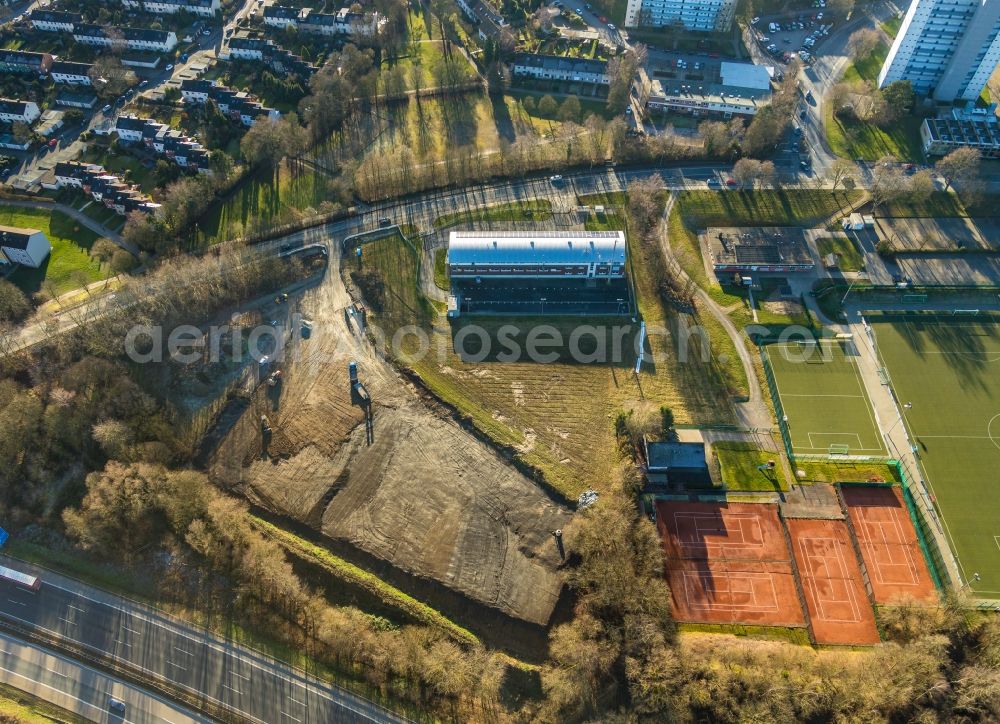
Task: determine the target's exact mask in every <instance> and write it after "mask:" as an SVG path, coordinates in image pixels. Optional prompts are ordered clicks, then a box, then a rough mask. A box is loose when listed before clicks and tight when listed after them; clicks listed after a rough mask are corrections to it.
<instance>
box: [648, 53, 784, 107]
mask: <svg viewBox="0 0 1000 724" xmlns="http://www.w3.org/2000/svg"><path fill="white" fill-rule="evenodd" d="M699 64H700V65H703V66H704V67H703V68H699V69H698V70H697V71H696V72H694V73H693V74H692V70H693V69H692V68H690V67H688V66H685V67H683V68H682V67H679V66H678V65H674V64H673V63H671V62H670V61H669V60H668V61H667V62H665V63H663V62H661V63H656V64H653V63H650V64H649V65H648V66H647V67H646V68H645V77H646V80H645V83H646V85H647V93H646V107H647V108H648V109H649V110H650V111H671V112H675V113H678V112H679V113H688V114H691V115H693V116H722V117H724V118H730V117H732V116H733V115H741V116H753V115H756V113H757V112H758V111H759V110H760V109H761V108H763V107H764V106H766V105H767V104H768V103H770V102H771V78H772V76H773V74H774V68H772V67H770V66H766V65H754V64H752V63H730V62H728V61H723V62H721V63H717V62H713V61H711V60H707V61H701V62H700V63H699ZM692 75H694V76H697V78H696V79H695V78H692V77H691V76H692Z"/></svg>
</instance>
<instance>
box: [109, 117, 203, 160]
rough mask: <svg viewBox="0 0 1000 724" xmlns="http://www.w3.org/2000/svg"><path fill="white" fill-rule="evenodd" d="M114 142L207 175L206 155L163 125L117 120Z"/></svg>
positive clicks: (135, 119) (147, 120)
mask: <svg viewBox="0 0 1000 724" xmlns="http://www.w3.org/2000/svg"><path fill="white" fill-rule="evenodd" d="M114 131H115V133H117V134H118V140H119V141H121V142H123V143H127V144H129V145H142V146H145V147H146V148H148V149H150V150H151V151H154V152H155V153H156V154H157V155H159V156H162V157H164V158H167V159H169V160H171V161H173V162H174V163H176V164H177V165H178V166H180V167H181V168H185V169H193V170H195V171H198V172H199V173H207V172H208V170H209V169H208V151H207V150H205V147H204V146H202V145H201V144H200V143H198V142H197V141H196V140H194V139H193V138H191V137H190V136H186V135H185V134H184V133H182V132H181V131H178V130H176V129H173V128H171V127H170V126H168V125H167V124H166V123H160V122H159V121H154V120H153V119H151V118H139V117H138V116H118V118H117V119H116V120H115V126H114Z"/></svg>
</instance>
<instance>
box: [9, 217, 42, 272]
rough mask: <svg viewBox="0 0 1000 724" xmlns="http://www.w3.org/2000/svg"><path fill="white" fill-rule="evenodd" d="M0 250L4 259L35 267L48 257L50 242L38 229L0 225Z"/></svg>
mask: <svg viewBox="0 0 1000 724" xmlns="http://www.w3.org/2000/svg"><path fill="white" fill-rule="evenodd" d="M0 251H2V252H3V256H4V257H5V259H4V261H7V262H9V263H12V264H21V265H22V266H29V267H31V268H32V269H37V268H38V267H40V266H41V265H42V263H43V262H44V261H45V260H46V259H47V258H48V256H49V253H50V252H51V251H52V244H50V243H49V238H48V237H47V236H45V233H44V232H42V231H39V230H38V229H21V228H17V227H14V226H0Z"/></svg>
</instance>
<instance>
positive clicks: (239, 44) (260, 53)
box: [219, 31, 316, 78]
mask: <svg viewBox="0 0 1000 724" xmlns="http://www.w3.org/2000/svg"><path fill="white" fill-rule="evenodd" d="M219 60H248V61H258V62H261V63H264V64H265V65H266V66H267V67H268V68H270V69H271V70H272V71H274V72H275V73H279V74H295V75H299V76H301V77H303V78H309V77H310V76H312V74H313V73H315V72H316V66H314V65H312V64H310V63H308V62H306V61H305V60H303V59H302V58H301V57H299V56H298V55H296V54H295V53H292V52H291V51H288V50H285V49H284V48H282V47H281V46H280V45H277V44H276V43H275V42H274V41H273V40H269V39H267V38H261V37H258V36H256V35H252V34H250V33H247V32H245V31H240V32H237V33H236V34H235V35H233V37H232V38H230V39H229V44H228V45H227V46H223V50H222V51H221V52H220V53H219Z"/></svg>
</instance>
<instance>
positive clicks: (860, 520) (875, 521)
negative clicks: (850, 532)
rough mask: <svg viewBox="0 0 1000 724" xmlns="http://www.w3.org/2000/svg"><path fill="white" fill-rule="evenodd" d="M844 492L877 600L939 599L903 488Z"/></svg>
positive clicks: (844, 488) (862, 488) (850, 488)
mask: <svg viewBox="0 0 1000 724" xmlns="http://www.w3.org/2000/svg"><path fill="white" fill-rule="evenodd" d="M840 492H841V495H843V497H844V502H845V503H846V504H847V511H848V513H850V516H851V523H853V525H854V532H855V534H856V535H857V537H858V543H859V544H860V546H861V557H862V558H863V559H864V561H865V567H866V568H867V569H868V580H869V582H870V583H871V586H872V593H873V594H874V596H875V602H876V603H894V602H898V601H899V600H900V599H909V598H913V599H918V600H928V601H929V600H936V599H937V591H936V590H935V588H934V582H933V581H932V580H931V577H930V573H929V572H928V570H927V562H926V561H925V560H924V555H923V552H922V551H921V550H920V543H919V541H918V540H917V532H916V530H914V528H913V521H911V520H910V516H909V513H908V512H907V510H906V506H905V504H904V503H903V499H902V495H901V494H900V491H899V489H898V488H889V487H881V486H880V487H872V486H858V485H844V486H841V488H840Z"/></svg>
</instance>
